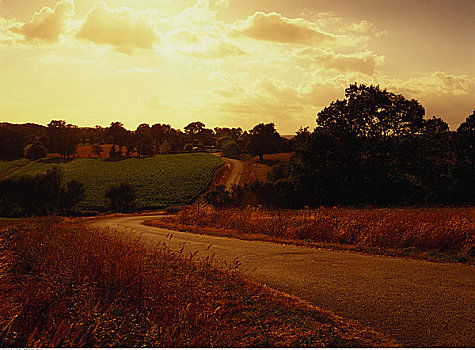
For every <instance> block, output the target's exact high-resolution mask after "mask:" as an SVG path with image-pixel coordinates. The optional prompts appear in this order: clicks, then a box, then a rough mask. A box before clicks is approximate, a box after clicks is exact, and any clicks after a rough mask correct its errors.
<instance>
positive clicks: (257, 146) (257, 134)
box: [249, 123, 281, 162]
mask: <svg viewBox="0 0 475 350" xmlns="http://www.w3.org/2000/svg"><path fill="white" fill-rule="evenodd" d="M249 134H250V143H249V150H250V152H251V153H252V154H253V155H258V156H259V161H261V162H262V161H263V160H264V153H271V152H276V151H277V149H278V147H279V145H280V141H281V138H280V135H279V133H278V132H277V130H276V129H275V125H274V123H269V124H263V123H261V124H258V125H256V126H254V128H252V130H250V131H249Z"/></svg>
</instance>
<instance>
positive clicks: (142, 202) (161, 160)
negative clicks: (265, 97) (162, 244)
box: [11, 153, 223, 210]
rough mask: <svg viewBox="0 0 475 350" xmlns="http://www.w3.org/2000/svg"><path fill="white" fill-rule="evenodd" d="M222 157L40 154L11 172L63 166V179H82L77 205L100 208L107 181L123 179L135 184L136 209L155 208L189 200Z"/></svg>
mask: <svg viewBox="0 0 475 350" xmlns="http://www.w3.org/2000/svg"><path fill="white" fill-rule="evenodd" d="M222 164H223V161H222V160H221V159H219V158H217V157H215V156H212V155H210V154H207V153H192V154H191V153H190V154H175V155H159V156H155V157H150V158H128V159H120V160H113V159H109V158H101V159H97V158H76V159H66V160H64V159H63V160H62V159H59V158H44V159H41V160H38V161H36V162H33V163H31V164H28V165H27V166H25V167H23V168H21V169H19V170H18V171H16V172H15V173H14V174H12V175H11V176H25V175H35V174H38V173H41V172H46V171H47V170H48V169H49V168H51V167H53V166H59V167H61V168H62V169H63V170H64V174H65V178H66V180H67V181H70V180H76V181H80V182H82V183H84V185H85V190H86V196H85V198H84V199H83V201H82V202H81V203H80V204H79V207H80V208H81V209H85V210H102V209H104V208H105V206H106V202H105V192H106V191H107V190H108V188H109V187H110V186H111V185H115V184H119V183H121V182H127V183H130V184H133V185H135V186H136V187H137V209H158V208H164V207H167V206H172V205H182V204H186V203H190V202H191V201H192V200H193V199H194V198H195V197H196V196H198V195H199V194H200V193H201V192H202V191H203V190H205V188H206V187H207V186H208V184H209V183H210V181H211V179H212V176H213V173H214V171H215V170H216V169H217V168H218V167H220V166H221V165H222Z"/></svg>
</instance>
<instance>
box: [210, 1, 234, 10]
mask: <svg viewBox="0 0 475 350" xmlns="http://www.w3.org/2000/svg"><path fill="white" fill-rule="evenodd" d="M230 4H231V0H217V1H216V3H215V4H214V7H215V8H216V9H225V8H228V7H229V5H230Z"/></svg>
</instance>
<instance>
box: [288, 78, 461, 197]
mask: <svg viewBox="0 0 475 350" xmlns="http://www.w3.org/2000/svg"><path fill="white" fill-rule="evenodd" d="M346 97H347V98H346V99H345V100H337V101H334V102H332V103H331V104H330V106H328V107H326V108H324V109H323V110H322V111H321V112H320V113H318V116H317V119H316V122H317V127H316V128H315V130H314V131H313V132H312V133H311V134H310V133H308V132H306V131H305V130H303V131H301V132H300V133H299V134H298V135H297V136H296V138H295V140H294V147H295V156H294V157H293V158H292V160H291V166H290V175H291V178H292V179H293V180H294V183H295V184H296V187H297V190H298V192H299V193H300V195H301V196H302V198H303V200H304V201H305V202H306V203H307V205H395V204H396V205H414V204H417V205H429V204H435V203H447V202H448V201H450V200H451V199H450V197H451V186H452V185H451V184H452V183H453V180H454V178H453V176H454V175H453V174H454V172H455V167H454V164H455V155H454V152H453V146H452V145H451V143H452V141H451V140H452V136H451V133H450V132H449V131H448V125H447V123H445V122H444V121H443V120H442V119H440V118H435V117H434V118H432V119H429V120H425V119H424V118H423V116H424V108H423V107H422V106H421V105H420V104H419V102H418V101H416V100H407V99H406V98H405V97H404V96H402V95H396V94H394V93H392V92H388V91H386V90H382V89H380V88H379V86H369V87H368V86H365V85H356V84H355V85H350V87H349V88H348V89H346Z"/></svg>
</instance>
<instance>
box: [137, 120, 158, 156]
mask: <svg viewBox="0 0 475 350" xmlns="http://www.w3.org/2000/svg"><path fill="white" fill-rule="evenodd" d="M135 138H136V142H135V143H136V150H137V153H138V154H139V157H148V156H152V155H154V154H155V142H154V139H153V137H152V133H151V129H150V126H149V125H148V124H140V125H139V126H138V127H137V130H135Z"/></svg>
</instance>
